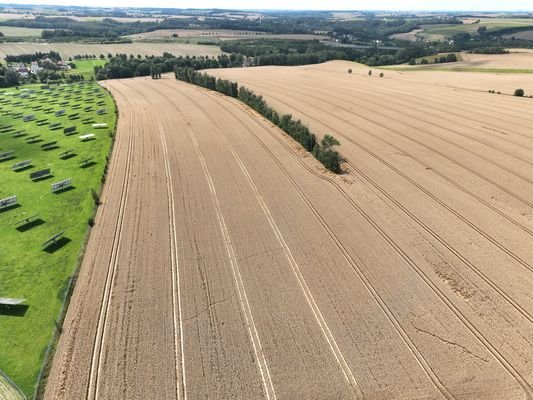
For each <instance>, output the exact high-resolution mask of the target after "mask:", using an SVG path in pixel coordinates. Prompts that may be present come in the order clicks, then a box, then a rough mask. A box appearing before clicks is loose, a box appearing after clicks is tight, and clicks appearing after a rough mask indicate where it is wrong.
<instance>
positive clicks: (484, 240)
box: [45, 64, 533, 400]
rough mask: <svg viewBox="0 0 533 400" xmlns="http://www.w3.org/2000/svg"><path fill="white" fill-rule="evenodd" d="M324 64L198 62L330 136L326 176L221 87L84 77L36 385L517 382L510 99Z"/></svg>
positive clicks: (292, 388)
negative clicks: (69, 206)
mask: <svg viewBox="0 0 533 400" xmlns="http://www.w3.org/2000/svg"><path fill="white" fill-rule="evenodd" d="M332 68H333V67H332V65H331V64H326V65H322V66H312V67H305V68H285V67H273V68H253V69H243V70H223V71H222V70H220V71H218V70H217V71H213V72H212V73H215V72H216V73H217V74H220V75H221V76H222V75H224V76H226V77H230V78H232V79H235V80H238V81H239V82H241V83H244V84H246V85H247V86H249V87H251V88H253V89H254V90H255V91H256V92H258V93H261V94H263V95H264V96H265V97H266V98H267V100H268V101H269V103H271V105H273V106H274V107H275V108H276V109H278V110H279V111H290V112H292V113H293V115H295V116H297V117H301V118H302V119H304V120H305V121H306V122H307V123H309V125H310V126H311V128H312V129H313V130H315V131H317V132H320V133H321V134H323V133H332V134H333V135H335V136H336V137H337V138H339V139H340V141H341V142H342V146H341V152H342V154H343V155H344V156H345V157H346V159H347V163H346V165H345V167H346V170H347V173H346V174H344V175H342V176H334V175H331V174H329V173H327V172H325V171H323V169H322V168H321V167H319V165H318V164H317V163H316V162H315V161H314V160H313V159H312V158H311V157H310V156H309V155H308V154H306V153H305V152H303V151H302V150H301V148H299V146H298V145H296V144H294V142H292V141H291V140H290V139H288V138H287V137H286V136H284V134H283V133H281V132H280V131H279V130H278V129H277V128H275V127H273V126H272V124H270V123H269V122H268V121H265V120H263V119H262V118H261V117H259V116H258V115H256V114H255V113H254V112H252V111H250V110H249V109H247V108H246V107H244V106H242V105H241V104H240V103H238V102H237V101H235V100H233V99H229V98H227V97H223V96H220V95H218V94H216V93H212V92H208V91H206V90H204V89H200V88H196V87H192V86H190V85H187V84H184V83H181V82H177V81H175V80H174V79H173V78H171V77H167V78H165V79H162V80H158V81H153V80H150V79H146V78H135V79H129V80H116V81H109V82H106V83H105V85H106V86H107V87H108V88H109V89H110V90H111V91H112V93H113V95H114V96H115V98H116V100H117V104H118V107H119V111H120V118H119V126H118V132H117V140H116V143H115V148H114V151H113V156H112V160H111V165H110V169H109V175H108V178H107V183H106V186H105V189H104V193H103V196H102V206H101V207H100V208H99V211H98V215H97V218H96V225H95V227H94V229H93V231H92V233H91V239H90V241H89V246H88V249H87V253H86V256H85V258H84V262H83V265H82V268H81V272H80V277H79V279H78V283H77V286H76V290H75V292H74V295H73V298H72V301H71V305H70V308H69V311H68V314H67V319H66V323H65V325H64V328H63V334H62V337H61V339H60V342H59V346H58V351H57V353H56V357H55V359H54V362H53V366H52V371H51V374H50V378H49V381H48V386H47V391H46V395H45V398H47V399H72V398H80V399H82V398H85V399H91V400H92V399H96V398H98V399H114V398H124V399H144V398H165V399H182V398H183V399H185V398H189V399H197V398H224V399H226V398H243V399H244V398H246V399H254V398H261V399H294V398H301V399H311V398H320V399H344V398H346V399H348V398H355V399H363V398H364V399H412V398H431V399H436V398H447V399H452V398H456V399H478V398H484V399H502V398H506V399H522V398H529V397H531V395H532V393H533V390H532V388H531V384H532V382H533V371H532V367H531V366H530V364H531V363H530V360H531V359H532V358H533V347H532V345H531V340H532V339H533V325H532V324H533V317H532V313H533V303H532V300H531V297H530V288H531V287H532V283H533V282H532V281H533V277H532V275H531V272H532V269H531V264H532V263H533V261H532V259H533V258H532V253H533V249H531V246H528V243H531V236H532V235H533V223H532V217H531V208H532V207H533V204H532V203H531V202H530V201H529V199H531V193H532V192H533V188H532V187H531V178H530V177H531V176H532V174H531V166H532V161H533V160H532V159H531V156H530V154H531V152H530V151H529V147H531V143H530V142H531V136H533V134H531V133H530V131H528V129H527V127H528V126H529V125H530V122H531V121H530V119H531V118H532V117H529V116H527V115H524V114H523V113H521V112H520V107H522V106H523V105H525V104H529V102H530V100H526V99H515V98H512V97H509V96H495V95H489V94H488V93H487V94H485V93H481V92H476V91H472V90H460V89H456V88H450V87H446V86H443V85H435V84H434V83H428V82H425V81H423V80H422V81H420V80H416V79H415V78H412V77H411V78H410V79H403V80H402V79H400V78H398V79H393V78H392V77H390V78H387V77H386V78H383V79H380V78H377V77H376V78H374V77H372V78H369V77H368V76H365V75H364V74H363V72H366V71H363V70H362V69H361V70H359V71H357V70H356V71H355V73H354V74H352V75H351V76H349V75H348V74H347V73H346V72H344V73H343V74H341V73H340V70H339V71H337V72H335V68H333V71H331V70H330V69H332ZM342 68H344V66H342Z"/></svg>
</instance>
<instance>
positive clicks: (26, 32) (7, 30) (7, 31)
mask: <svg viewBox="0 0 533 400" xmlns="http://www.w3.org/2000/svg"><path fill="white" fill-rule="evenodd" d="M42 31H43V30H42V29H33V28H19V27H16V26H0V32H2V33H3V34H4V36H8V37H9V36H16V37H30V36H34V37H39V38H40V37H41V32H42ZM26 40H27V39H26ZM2 46H4V43H2Z"/></svg>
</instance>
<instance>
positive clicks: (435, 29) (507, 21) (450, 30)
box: [418, 18, 533, 40]
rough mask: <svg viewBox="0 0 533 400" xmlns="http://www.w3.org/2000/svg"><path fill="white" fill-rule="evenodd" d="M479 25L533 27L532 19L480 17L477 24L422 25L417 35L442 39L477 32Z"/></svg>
mask: <svg viewBox="0 0 533 400" xmlns="http://www.w3.org/2000/svg"><path fill="white" fill-rule="evenodd" d="M480 26H486V27H487V30H488V31H495V30H498V29H502V28H515V27H526V26H531V27H533V19H520V18H480V22H479V23H477V24H460V25H449V24H438V25H423V26H422V28H423V31H422V32H421V33H419V34H418V36H420V37H422V38H424V39H428V40H443V39H446V38H448V37H450V36H453V35H455V34H457V33H461V32H467V33H470V34H474V35H475V34H477V30H478V28H479V27H480Z"/></svg>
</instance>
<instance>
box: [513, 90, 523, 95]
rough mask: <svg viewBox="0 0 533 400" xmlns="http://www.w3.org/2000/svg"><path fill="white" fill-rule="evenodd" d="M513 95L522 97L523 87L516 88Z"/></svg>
mask: <svg viewBox="0 0 533 400" xmlns="http://www.w3.org/2000/svg"><path fill="white" fill-rule="evenodd" d="M514 95H515V96H517V97H524V89H516V90H515V91H514Z"/></svg>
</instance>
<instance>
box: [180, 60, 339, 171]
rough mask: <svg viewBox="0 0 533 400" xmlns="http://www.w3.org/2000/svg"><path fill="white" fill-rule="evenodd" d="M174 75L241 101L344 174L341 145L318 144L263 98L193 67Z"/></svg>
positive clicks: (326, 138) (332, 140)
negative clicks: (340, 151) (339, 146)
mask: <svg viewBox="0 0 533 400" xmlns="http://www.w3.org/2000/svg"><path fill="white" fill-rule="evenodd" d="M174 74H175V77H176V79H178V80H181V81H185V82H188V83H192V84H195V85H198V86H202V87H205V88H207V89H211V90H215V91H217V92H220V93H223V94H225V95H227V96H231V97H234V98H237V99H239V100H240V101H242V102H243V103H245V104H247V105H248V106H250V107H251V108H253V109H254V110H256V111H257V112H258V113H259V114H261V115H262V116H264V117H265V118H267V119H268V120H270V121H271V122H272V123H274V124H275V125H277V126H278V127H279V128H281V129H282V130H283V131H284V132H286V133H287V134H288V135H289V136H291V137H292V138H293V139H295V140H296V141H297V142H298V143H300V144H301V145H302V146H303V147H304V148H305V149H306V150H307V151H309V152H310V153H312V154H313V156H314V157H315V158H316V159H317V160H318V161H320V162H321V163H322V164H323V165H324V166H325V167H326V168H327V169H329V170H330V171H332V172H335V173H337V174H338V173H341V172H342V168H341V163H342V157H341V155H340V154H339V152H338V151H337V150H336V149H335V146H338V145H339V144H340V143H339V141H338V140H337V139H335V138H334V137H332V136H331V135H326V136H324V138H323V139H322V140H321V141H320V143H319V142H317V140H316V136H315V135H314V134H313V133H312V132H311V131H310V130H309V128H308V127H307V126H305V125H304V124H303V123H302V121H300V120H295V119H293V118H292V115H290V114H284V115H281V116H280V115H279V114H278V113H277V112H276V111H275V110H274V109H273V108H272V107H270V106H269V105H268V104H267V102H266V101H265V100H264V99H263V97H262V96H259V95H256V94H255V93H254V92H253V91H251V90H250V89H247V88H245V87H239V86H238V84H237V82H232V81H229V80H226V79H220V78H215V77H213V76H209V75H207V74H205V73H201V72H198V71H195V70H194V69H193V68H191V67H184V68H179V67H177V68H176V69H175V70H174Z"/></svg>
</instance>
